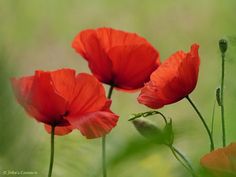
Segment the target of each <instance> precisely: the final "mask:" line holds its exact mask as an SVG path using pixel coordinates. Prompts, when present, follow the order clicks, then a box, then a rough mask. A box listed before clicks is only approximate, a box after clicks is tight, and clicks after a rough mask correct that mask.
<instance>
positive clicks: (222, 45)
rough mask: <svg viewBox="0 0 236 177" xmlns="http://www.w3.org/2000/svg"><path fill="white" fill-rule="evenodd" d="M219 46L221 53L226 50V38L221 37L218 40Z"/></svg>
mask: <svg viewBox="0 0 236 177" xmlns="http://www.w3.org/2000/svg"><path fill="white" fill-rule="evenodd" d="M219 48H220V51H221V53H222V54H224V53H225V52H226V51H227V48H228V42H227V40H226V39H221V40H220V41H219Z"/></svg>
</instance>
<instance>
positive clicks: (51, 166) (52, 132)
mask: <svg viewBox="0 0 236 177" xmlns="http://www.w3.org/2000/svg"><path fill="white" fill-rule="evenodd" d="M54 133H55V126H53V125H52V127H51V155H50V163H49V170H48V177H51V176H52V168H53V161H54Z"/></svg>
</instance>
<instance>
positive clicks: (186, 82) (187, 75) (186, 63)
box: [178, 44, 200, 93]
mask: <svg viewBox="0 0 236 177" xmlns="http://www.w3.org/2000/svg"><path fill="white" fill-rule="evenodd" d="M198 48H199V45H197V44H193V45H192V46H191V51H190V52H189V53H188V54H187V55H186V57H185V58H184V59H183V62H182V63H181V66H180V67H179V70H178V72H179V77H180V78H182V82H181V84H182V85H183V88H185V89H186V90H185V92H186V93H190V92H192V90H193V89H194V88H195V87H196V84H197V82H196V81H197V80H198V72H199V65H200V59H199V55H198Z"/></svg>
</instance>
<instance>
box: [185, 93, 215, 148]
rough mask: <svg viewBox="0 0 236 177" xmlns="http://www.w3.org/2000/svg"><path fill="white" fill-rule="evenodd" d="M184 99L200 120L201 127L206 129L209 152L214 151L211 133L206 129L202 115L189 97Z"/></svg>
mask: <svg viewBox="0 0 236 177" xmlns="http://www.w3.org/2000/svg"><path fill="white" fill-rule="evenodd" d="M186 99H187V100H188V101H189V103H190V104H191V106H192V107H193V109H194V110H195V111H196V113H197V115H198V117H199V118H200V120H201V121H202V123H203V125H204V127H205V129H206V131H207V134H208V136H209V139H210V144H211V147H210V149H211V151H213V150H214V141H213V138H212V136H211V131H210V129H209V128H208V126H207V123H206V122H205V119H204V118H203V116H202V114H201V113H200V111H199V110H198V109H197V107H196V106H195V104H194V103H193V101H192V100H191V99H190V97H189V96H186Z"/></svg>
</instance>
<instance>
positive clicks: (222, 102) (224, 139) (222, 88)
mask: <svg viewBox="0 0 236 177" xmlns="http://www.w3.org/2000/svg"><path fill="white" fill-rule="evenodd" d="M221 57H222V63H221V68H222V70H221V71H222V72H221V87H220V91H221V92H220V101H221V122H222V124H221V125H222V142H223V147H225V145H226V135H225V118H224V76H225V54H224V53H222V55H221Z"/></svg>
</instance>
